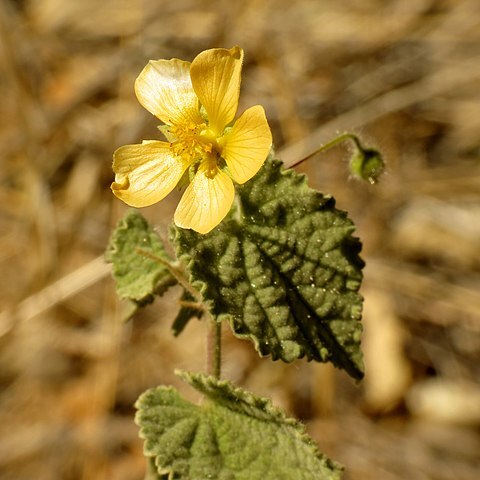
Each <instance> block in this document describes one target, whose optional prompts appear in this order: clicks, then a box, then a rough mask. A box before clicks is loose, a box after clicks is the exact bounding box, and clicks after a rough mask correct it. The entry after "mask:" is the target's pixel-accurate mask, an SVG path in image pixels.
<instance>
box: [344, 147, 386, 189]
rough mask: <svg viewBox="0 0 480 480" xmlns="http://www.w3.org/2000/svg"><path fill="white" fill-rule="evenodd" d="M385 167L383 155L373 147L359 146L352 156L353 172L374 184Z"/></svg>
mask: <svg viewBox="0 0 480 480" xmlns="http://www.w3.org/2000/svg"><path fill="white" fill-rule="evenodd" d="M384 169H385V163H384V161H383V159H382V156H381V155H380V153H379V152H378V151H377V150H374V149H373V148H357V149H356V152H355V153H354V154H353V155H352V157H351V158H350V172H351V174H352V175H353V176H354V177H356V178H359V179H361V180H366V181H367V182H370V183H372V184H373V183H376V182H377V181H378V177H380V175H381V174H382V172H383V170H384Z"/></svg>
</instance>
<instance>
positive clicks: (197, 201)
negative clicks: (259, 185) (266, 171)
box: [112, 47, 272, 233]
mask: <svg viewBox="0 0 480 480" xmlns="http://www.w3.org/2000/svg"><path fill="white" fill-rule="evenodd" d="M242 60H243V50H242V49H241V48H239V47H234V48H231V49H230V50H226V49H223V48H217V49H212V50H206V51H204V52H202V53H200V54H199V55H198V56H197V57H196V58H195V59H194V60H193V62H192V63H189V62H185V61H182V60H178V59H176V58H174V59H171V60H155V61H153V60H152V61H150V62H149V63H148V65H147V66H146V67H145V68H144V69H143V71H142V72H141V73H140V75H139V77H138V78H137V80H136V82H135V93H136V95H137V98H138V100H139V102H140V103H141V104H142V105H143V106H144V107H145V108H146V109H147V110H148V111H149V112H150V113H152V114H153V115H155V116H156V117H157V118H159V119H160V120H161V121H162V122H163V123H164V124H165V125H163V126H161V127H159V128H160V130H161V131H162V132H163V133H164V135H165V137H166V139H167V140H168V141H167V142H162V141H155V140H147V141H143V143H142V144H140V145H125V146H123V147H120V148H119V149H118V150H117V151H116V152H115V153H114V155H113V170H114V172H115V182H114V183H112V191H113V193H114V194H115V195H116V196H117V197H118V198H120V199H121V200H123V201H124V202H125V203H127V204H128V205H131V206H133V207H146V206H149V205H152V204H154V203H156V202H159V201H160V200H162V199H163V198H165V197H166V196H167V195H168V194H169V193H170V192H171V191H172V190H173V189H174V188H175V186H176V185H177V184H178V183H179V181H180V179H181V178H182V177H183V175H184V174H185V172H187V170H188V173H189V174H190V178H191V177H192V175H193V179H192V180H191V182H190V184H189V185H188V187H187V189H186V190H185V192H184V194H183V196H182V198H181V200H180V203H179V204H178V207H177V209H176V211H175V215H174V221H175V223H176V224H177V225H178V226H179V227H183V228H191V229H193V230H195V231H197V232H199V233H207V232H209V231H210V230H212V228H214V227H216V226H217V225H218V224H219V223H220V222H221V221H222V220H223V218H224V217H225V216H226V215H227V213H228V212H229V210H230V207H231V206H232V203H233V199H234V195H235V189H234V186H233V182H232V179H233V180H234V181H235V182H237V183H240V184H242V183H245V182H246V181H247V180H249V179H250V178H252V177H253V176H254V175H255V174H256V173H257V172H258V170H259V169H260V167H261V166H262V165H263V163H264V162H265V159H266V157H267V155H268V152H269V151H270V147H271V144H272V135H271V132H270V128H269V126H268V123H267V120H266V118H265V112H264V110H263V108H262V107H261V106H259V105H256V106H254V107H251V108H249V109H248V110H246V111H245V112H244V113H243V114H242V115H241V116H240V117H239V118H238V119H237V120H236V121H235V123H233V125H232V122H233V120H234V118H235V114H236V112H237V107H238V97H239V93H240V75H241V69H242Z"/></svg>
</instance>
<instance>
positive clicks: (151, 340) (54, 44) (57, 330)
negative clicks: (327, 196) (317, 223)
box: [0, 0, 480, 480]
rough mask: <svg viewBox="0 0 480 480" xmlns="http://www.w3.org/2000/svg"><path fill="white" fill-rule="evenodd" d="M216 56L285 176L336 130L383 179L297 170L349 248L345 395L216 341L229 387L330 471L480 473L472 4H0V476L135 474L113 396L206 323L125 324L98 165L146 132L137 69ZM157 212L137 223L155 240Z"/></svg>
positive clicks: (187, 356)
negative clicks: (357, 285)
mask: <svg viewBox="0 0 480 480" xmlns="http://www.w3.org/2000/svg"><path fill="white" fill-rule="evenodd" d="M235 44H238V45H241V46H242V47H243V48H244V49H245V51H246V63H245V67H244V77H243V90H242V99H241V108H242V109H243V108H246V107H248V106H251V105H254V104H257V103H260V104H263V105H264V106H265V107H266V110H267V115H268V118H269V121H270V123H271V126H272V129H273V132H274V139H275V143H276V147H277V151H278V153H279V155H280V156H281V157H282V158H283V159H284V160H285V162H286V163H287V164H288V163H292V162H294V161H295V160H296V159H298V158H301V157H302V156H303V155H304V154H305V153H308V152H309V151H311V150H313V149H314V148H316V147H318V146H319V144H320V143H322V142H325V141H327V140H329V139H330V138H331V136H332V135H334V134H335V133H336V132H337V131H344V130H354V131H356V132H357V133H359V134H360V135H362V136H363V138H364V139H365V140H366V142H367V143H369V142H371V144H373V145H376V146H377V147H378V148H380V149H381V150H382V152H384V154H385V157H386V160H387V162H388V172H387V174H386V175H385V176H384V178H383V180H382V182H381V183H380V184H379V185H377V186H374V187H371V186H368V185H363V184H359V183H356V182H353V181H350V180H349V181H346V169H345V163H344V158H346V153H345V151H344V150H342V149H341V148H338V149H335V150H334V151H332V152H330V153H328V154H326V155H324V156H323V157H321V158H316V159H313V160H311V161H310V162H308V163H307V164H305V165H302V167H301V168H302V170H304V171H307V172H308V174H309V178H310V183H311V184H312V185H314V186H316V187H317V188H319V189H321V190H322V191H325V192H332V193H333V194H334V195H335V196H336V198H337V200H338V204H339V206H340V207H341V208H343V209H345V210H348V211H349V212H350V215H351V217H352V218H353V219H354V220H355V222H356V223H357V225H358V233H359V235H360V237H361V238H362V240H363V242H364V258H365V259H366V261H367V267H366V269H365V286H364V290H363V293H364V296H365V335H364V349H365V354H366V361H367V376H366V380H365V382H364V383H363V385H362V386H361V387H357V386H355V385H352V383H351V382H350V380H349V379H347V378H346V376H345V375H344V374H343V373H338V372H334V371H333V370H332V369H330V368H329V367H325V366H318V365H313V364H306V363H303V362H300V363H299V364H298V365H293V366H285V365H282V364H279V363H275V364H273V363H272V362H270V361H268V360H259V359H257V356H256V354H255V353H254V352H252V350H253V349H252V347H251V346H250V345H249V344H247V343H245V342H240V341H237V340H235V339H232V338H231V337H230V336H229V335H228V332H226V333H225V336H226V343H227V347H226V348H228V349H229V350H228V353H227V355H226V359H225V362H226V363H225V374H226V376H228V377H229V378H231V379H234V380H235V381H238V382H239V383H241V384H243V385H245V386H246V387H247V388H250V389H252V390H254V391H256V392H258V393H261V394H266V395H270V396H273V398H274V400H275V402H276V403H278V404H280V405H283V406H284V407H285V408H287V409H289V411H290V412H292V413H293V414H295V415H297V416H300V417H302V418H303V419H305V420H306V421H307V422H308V425H309V428H310V431H311V433H312V435H313V436H314V437H315V438H316V439H317V440H318V441H319V443H320V446H321V448H322V449H323V450H324V451H326V452H327V453H329V454H330V455H331V456H333V457H334V458H336V459H337V460H338V461H340V462H342V463H343V464H345V465H346V466H347V475H346V478H347V479H356V480H359V479H360V480H363V479H365V480H368V479H377V478H382V479H383V480H399V479H412V480H424V479H425V480H426V479H435V480H459V479H460V480H473V479H475V478H478V472H479V469H480V438H479V435H478V431H479V426H480V399H479V397H480V382H479V377H480V371H479V359H480V294H479V291H480V260H479V259H480V255H479V252H480V223H479V218H480V140H479V139H480V115H479V106H480V89H479V85H480V4H479V2H478V1H477V0H459V1H452V0H443V1H441V0H438V1H435V0H417V1H407V2H404V1H402V0H389V1H387V2H385V1H380V0H368V1H362V2H361V1H357V0H340V1H339V0H336V1H333V0H323V1H322V2H316V1H309V0H297V1H295V2H289V1H286V0H248V1H245V2H231V1H227V0H220V1H217V2H212V1H207V0H176V1H174V2H172V1H167V0H161V1H156V0H103V1H102V2H98V1H96V0H82V1H81V2H77V1H73V0H70V1H61V0H23V1H20V0H19V1H14V0H4V1H2V2H1V3H0V67H1V70H0V86H1V88H2V95H1V98H2V101H1V104H0V109H1V115H0V162H1V170H0V271H1V272H2V275H1V277H0V306H1V313H0V362H1V363H0V384H1V391H0V436H1V441H0V478H1V479H2V480H3V479H15V480H30V479H35V480H48V479H62V480H77V479H78V480H104V479H110V480H139V479H141V478H142V477H143V470H144V460H143V457H142V453H141V443H140V441H139V440H138V439H137V430H136V427H135V426H134V425H133V423H132V415H133V408H132V404H133V402H134V400H135V399H136V397H137V396H138V395H139V393H141V392H142V391H143V390H145V389H146V388H148V387H149V386H153V385H156V384H158V383H170V382H176V380H175V379H174V378H173V375H172V371H173V368H175V367H180V368H187V369H188V368H190V369H193V370H201V369H202V368H203V360H201V362H200V364H199V362H198V358H203V356H202V355H203V334H204V331H203V325H202V324H201V323H200V322H195V323H194V324H192V325H190V326H189V328H188V331H187V332H186V333H185V334H183V335H182V336H181V337H180V338H179V339H178V340H173V338H172V337H171V335H170V332H169V324H170V322H171V320H172V318H173V316H174V314H175V308H176V307H175V305H176V303H175V302H176V299H177V296H178V292H177V291H175V290H172V292H171V293H170V294H169V295H168V296H167V297H166V298H164V299H162V300H159V301H157V302H156V303H155V304H154V305H152V306H150V307H149V308H147V309H146V310H145V311H144V312H143V313H142V314H141V315H139V316H138V317H137V318H135V319H134V321H133V322H131V323H130V324H127V325H123V324H121V322H120V316H121V306H120V305H119V304H118V302H117V300H116V298H115V294H114V292H113V287H112V281H111V280H110V278H109V275H108V267H106V266H105V265H104V264H103V262H102V260H101V255H102V252H103V250H104V248H105V245H106V243H107V241H108V237H109V234H110V231H111V229H112V226H113V225H114V224H115V222H116V220H117V219H118V218H119V217H120V216H121V215H122V213H123V211H124V210H125V207H124V206H123V205H121V204H120V202H119V201H117V200H115V199H114V198H113V196H112V195H111V193H110V191H109V188H108V187H109V183H110V182H111V180H112V172H111V155H112V151H113V150H114V149H115V148H116V147H118V146H120V145H122V144H125V143H134V142H139V141H140V140H141V139H143V138H155V137H154V136H155V135H156V128H155V120H154V119H153V118H152V117H151V116H150V115H149V114H148V113H147V112H145V111H143V110H142V109H141V107H140V106H139V105H138V104H137V102H136V100H135V97H134V93H133V88H132V83H133V80H134V78H135V77H136V75H137V74H138V73H139V71H140V70H141V68H142V67H143V66H144V64H145V63H146V61H147V60H148V59H150V58H170V57H180V58H185V59H192V58H193V57H194V55H195V54H196V53H198V52H199V51H201V50H203V49H205V48H209V47H214V46H225V47H230V46H232V45H235ZM174 205H175V198H173V199H171V200H169V201H166V202H164V203H163V204H161V205H159V206H155V207H152V208H150V209H147V210H146V211H145V213H146V215H147V216H148V217H149V218H150V219H151V220H152V221H153V222H154V223H155V224H156V225H157V226H158V229H159V231H160V232H161V233H162V232H163V233H164V232H165V231H166V226H167V225H168V223H169V222H170V219H171V214H172V211H173V207H174ZM192 352H196V353H198V356H197V355H194V354H193V353H192ZM180 388H182V387H180Z"/></svg>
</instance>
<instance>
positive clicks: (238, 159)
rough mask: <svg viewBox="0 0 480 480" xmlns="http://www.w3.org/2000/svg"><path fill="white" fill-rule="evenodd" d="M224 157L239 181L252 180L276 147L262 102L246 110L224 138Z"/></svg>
mask: <svg viewBox="0 0 480 480" xmlns="http://www.w3.org/2000/svg"><path fill="white" fill-rule="evenodd" d="M224 142H225V143H224V146H223V148H222V157H223V158H224V159H225V161H226V162H227V166H228V170H229V171H230V175H231V176H232V178H233V179H234V180H235V181H236V182H237V183H245V182H246V181H247V180H250V179H251V178H252V177H253V176H254V175H255V174H256V173H257V172H258V171H259V170H260V167H261V166H262V165H263V163H264V162H265V160H266V158H267V156H268V152H269V151H270V148H271V147H272V132H271V131H270V127H269V126H268V123H267V119H266V117H265V110H264V109H263V107H261V106H260V105H256V106H254V107H251V108H249V109H248V110H245V112H243V114H242V115H241V116H240V118H238V120H237V121H236V122H235V124H234V125H233V128H232V130H231V131H230V132H229V133H228V134H226V135H225V137H224Z"/></svg>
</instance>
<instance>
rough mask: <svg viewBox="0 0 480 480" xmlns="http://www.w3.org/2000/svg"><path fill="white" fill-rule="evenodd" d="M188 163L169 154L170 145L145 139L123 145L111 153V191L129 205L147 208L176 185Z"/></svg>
mask: <svg viewBox="0 0 480 480" xmlns="http://www.w3.org/2000/svg"><path fill="white" fill-rule="evenodd" d="M188 165H189V164H188V162H185V161H184V160H182V158H181V157H177V156H174V155H172V154H171V151H170V144H168V143H166V142H157V141H148V142H144V143H143V144H141V145H125V146H123V147H120V148H119V149H118V150H116V151H115V153H114V154H113V171H114V172H115V182H113V183H112V186H111V188H112V191H113V193H114V194H115V196H117V197H118V198H119V199H120V200H123V201H124V202H125V203H126V204H128V205H130V206H132V207H147V206H149V205H153V204H154V203H157V202H159V201H160V200H162V199H163V198H165V197H166V196H167V195H168V194H169V193H170V192H171V191H172V190H173V189H174V188H175V186H176V185H177V183H178V182H179V180H180V178H181V177H182V175H183V173H184V172H185V170H186V169H187V168H188Z"/></svg>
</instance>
